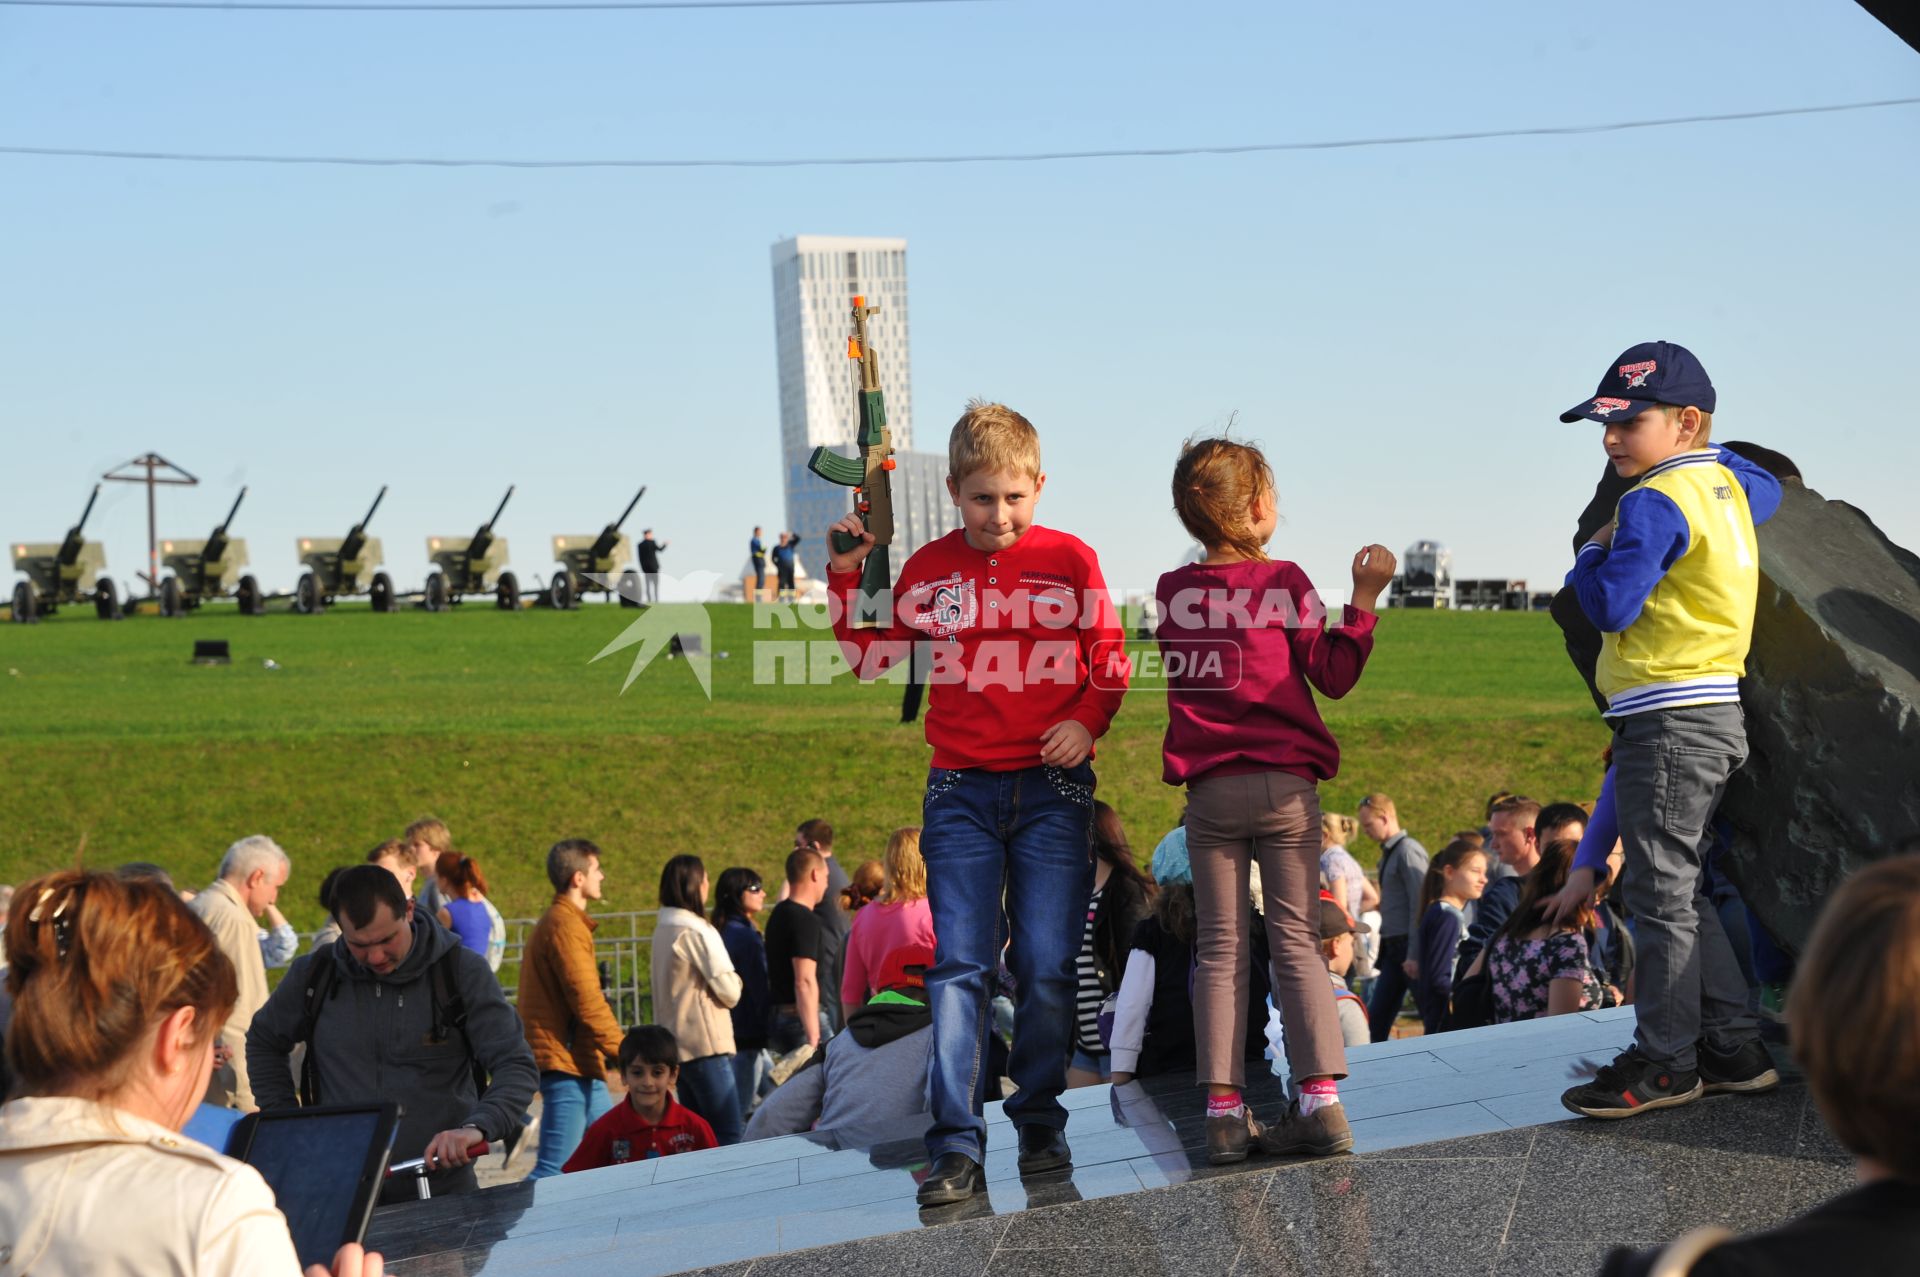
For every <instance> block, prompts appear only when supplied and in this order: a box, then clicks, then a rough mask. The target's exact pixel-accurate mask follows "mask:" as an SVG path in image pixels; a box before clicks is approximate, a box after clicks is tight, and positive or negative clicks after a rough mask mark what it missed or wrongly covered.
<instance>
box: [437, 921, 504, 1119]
mask: <svg viewBox="0 0 1920 1277" xmlns="http://www.w3.org/2000/svg"><path fill="white" fill-rule="evenodd" d="M459 953H460V949H459V948H458V947H455V948H452V949H449V950H447V951H446V952H445V953H443V954H441V955H440V957H439V958H438V959H436V960H435V961H434V963H433V965H432V966H430V967H428V968H427V974H428V978H429V979H431V980H432V982H433V1040H434V1041H435V1042H445V1041H446V1040H447V1033H448V1031H449V1030H451V1031H452V1032H455V1033H458V1034H459V1035H460V1045H461V1047H462V1049H464V1050H465V1051H466V1053H467V1067H468V1068H469V1069H471V1070H472V1071H473V1094H474V1098H475V1099H478V1098H479V1097H480V1096H482V1095H485V1094H486V1093H487V1086H488V1084H489V1082H490V1081H491V1078H490V1077H489V1076H488V1074H487V1070H486V1066H485V1065H483V1064H481V1063H480V1057H479V1055H477V1054H476V1053H475V1052H474V1049H473V1039H472V1038H471V1037H470V1036H468V1034H467V1000H466V999H465V998H463V997H461V996H460V982H459V981H458V980H456V979H455V978H454V972H453V964H454V962H455V961H456V959H457V958H458V955H459Z"/></svg>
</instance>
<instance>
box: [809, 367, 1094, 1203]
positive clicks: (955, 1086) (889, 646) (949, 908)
mask: <svg viewBox="0 0 1920 1277" xmlns="http://www.w3.org/2000/svg"><path fill="white" fill-rule="evenodd" d="M947 462H948V475H947V491H948V493H949V495H951V496H952V498H953V502H954V504H955V505H956V506H958V507H959V508H960V515H961V523H962V526H961V528H960V530H959V531H956V532H950V533H948V534H947V535H946V536H944V537H942V538H940V539H939V540H938V541H934V542H932V543H931V544H929V545H926V546H923V547H921V548H920V550H919V551H917V552H916V553H915V554H914V555H913V557H912V558H910V559H908V560H907V562H906V565H905V566H904V567H903V568H902V569H901V570H900V579H899V581H898V582H897V583H896V584H895V586H894V590H893V608H892V615H891V618H890V619H891V623H890V624H889V625H887V626H885V627H884V628H879V629H854V628H853V627H852V626H851V625H850V624H849V621H848V616H849V614H850V611H849V610H850V609H852V608H853V606H854V597H855V596H856V595H857V593H858V590H859V584H860V565H861V563H862V562H863V561H864V560H865V559H866V557H867V553H868V551H869V550H870V549H871V547H872V544H873V537H872V535H871V534H869V533H868V532H866V530H865V528H864V527H863V526H862V523H861V520H860V516H859V515H857V514H850V515H848V516H847V517H846V518H844V519H842V520H841V521H840V522H839V523H838V524H836V525H835V526H834V531H836V532H843V533H846V534H847V535H848V536H850V537H857V538H859V539H860V541H861V544H859V545H858V546H855V547H854V548H853V549H852V550H849V551H846V552H844V553H842V552H839V551H835V552H834V553H833V554H831V556H830V558H829V564H828V566H829V571H828V574H827V587H828V589H829V590H830V591H831V592H832V595H833V597H834V599H835V601H836V604H839V605H840V606H836V607H835V609H834V627H833V629H834V635H835V637H836V638H838V639H839V640H840V642H841V645H842V648H843V650H844V651H845V653H846V656H847V659H848V661H849V662H850V663H851V664H852V665H853V666H854V668H855V669H856V670H858V671H859V674H860V677H861V678H863V679H870V678H874V677H876V676H878V675H879V674H880V673H881V672H882V671H883V670H885V669H886V668H887V667H888V666H890V665H894V664H897V663H900V662H902V661H905V660H906V659H907V658H908V656H909V654H911V655H912V657H913V659H914V662H915V666H916V668H917V670H918V671H919V672H920V673H921V675H922V676H923V678H924V680H925V682H926V684H927V688H928V708H927V743H928V744H930V745H932V746H933V768H932V770H931V772H929V774H928V776H927V793H926V799H925V802H924V804H923V813H924V814H923V817H922V832H921V835H920V852H921V856H922V858H923V859H925V861H926V864H927V900H928V903H929V904H930V905H931V907H932V910H933V932H934V935H935V936H936V937H937V946H938V958H939V961H938V963H937V965H936V966H935V967H934V968H933V969H932V970H931V971H929V972H927V977H926V982H927V997H928V1003H929V1005H930V1007H931V1009H932V1012H933V1062H932V1078H931V1087H930V1090H931V1096H932V1102H933V1125H932V1126H931V1127H930V1128H929V1129H928V1131H927V1151H928V1153H929V1155H930V1156H931V1157H932V1158H933V1166H932V1168H931V1169H930V1170H929V1171H928V1173H927V1176H926V1178H925V1179H924V1180H923V1181H922V1182H921V1185H920V1193H919V1200H920V1204H921V1205H923V1206H936V1205H942V1204H946V1203H950V1202H959V1201H965V1200H966V1199H967V1198H969V1197H971V1196H972V1195H973V1194H974V1193H975V1192H976V1191H978V1190H979V1189H980V1188H982V1187H983V1186H984V1184H985V1176H984V1174H983V1173H982V1171H981V1163H982V1162H983V1161H984V1158H985V1140H986V1124H985V1122H984V1121H983V1120H982V1119H981V1110H982V1107H983V1106H984V1104H985V1102H986V1089H987V1083H988V1081H989V1078H988V1077H987V1069H986V1067H985V1062H986V1060H987V1058H988V1056H987V1034H988V1033H989V1031H990V1028H991V1025H992V1018H991V1017H990V1016H989V1015H988V1014H987V1002H988V998H989V995H990V992H991V985H992V980H993V975H994V973H995V971H996V969H997V967H998V962H999V957H1000V952H1001V948H1002V946H1003V945H1004V944H1005V942H1006V940H1007V937H1008V934H1009V929H1010V930H1011V934H1012V937H1013V944H1012V947H1011V948H1010V949H1008V950H1007V965H1008V968H1009V969H1010V970H1011V971H1012V973H1013V976H1014V979H1015V980H1016V981H1017V982H1018V985H1019V989H1020V1032H1019V1033H1018V1034H1016V1035H1015V1037H1014V1042H1013V1054H1012V1058H1011V1060H1010V1062H1009V1064H1008V1072H1009V1073H1010V1074H1011V1075H1012V1077H1013V1080H1014V1081H1015V1082H1016V1083H1017V1084H1018V1085H1019V1088H1020V1089H1019V1093H1018V1094H1017V1095H1015V1096H1014V1098H1012V1099H1011V1100H1008V1101H1007V1116H1008V1117H1009V1118H1011V1119H1012V1120H1013V1122H1014V1125H1015V1126H1016V1127H1018V1128H1019V1133H1020V1156H1019V1167H1020V1171H1021V1173H1022V1174H1032V1173H1037V1172H1041V1171H1049V1170H1055V1169H1058V1168H1059V1167H1062V1166H1066V1165H1068V1164H1069V1163H1070V1162H1071V1161H1072V1153H1071V1152H1070V1151H1069V1150H1068V1148H1067V1141H1066V1138H1065V1136H1064V1135H1063V1133H1062V1132H1063V1129H1064V1128H1065V1126H1066V1121H1067V1114H1066V1110H1065V1109H1064V1108H1062V1107H1061V1105H1060V1092H1061V1091H1063V1090H1065V1089H1066V1066H1067V1057H1068V1055H1069V1054H1071V1049H1072V1042H1071V1036H1072V1031H1073V1024H1074V999H1075V972H1074V963H1075V960H1076V959H1077V957H1078V956H1079V952H1080V940H1081V934H1080V933H1081V930H1082V926H1083V920H1084V919H1085V917H1086V907H1087V900H1088V898H1089V896H1091V894H1092V891H1093V860H1092V856H1091V854H1090V852H1089V847H1090V846H1091V822H1092V817H1093V788H1094V776H1093V768H1092V767H1091V766H1090V765H1089V764H1088V760H1089V759H1091V758H1092V757H1093V742H1094V741H1095V740H1096V739H1097V738H1098V737H1100V736H1101V735H1103V734H1104V733H1105V732H1106V730H1107V727H1108V725H1109V724H1110V723H1111V722H1112V721H1113V715H1114V713H1115V712H1116V711H1117V710H1118V709H1119V708H1120V700H1121V698H1122V697H1123V696H1124V695H1125V694H1126V689H1127V675H1128V667H1127V664H1126V652H1125V635H1124V633H1123V632H1122V630H1121V628H1120V621H1119V617H1118V616H1117V615H1116V614H1115V612H1114V609H1113V603H1112V600H1111V599H1110V598H1109V597H1108V596H1107V587H1106V582H1105V581H1104V580H1103V579H1102V577H1101V575H1100V562H1099V560H1098V558H1096V557H1095V555H1094V553H1093V551H1092V550H1090V549H1088V548H1087V546H1086V545H1085V544H1083V543H1082V542H1080V541H1079V540H1077V539H1076V538H1074V537H1071V536H1068V535H1067V534H1066V533H1064V532H1056V531H1054V530H1052V529H1051V528H1043V527H1040V526H1039V525H1037V524H1035V523H1034V522H1033V507H1034V504H1035V503H1036V502H1037V501H1038V500H1039V497H1040V492H1041V489H1042V488H1044V487H1045V486H1046V475H1044V474H1043V473H1041V470H1040V440H1039V436H1038V435H1037V434H1036V433H1035V431H1034V428H1033V425H1032V424H1031V423H1030V422H1028V420H1027V419H1026V418H1025V417H1023V416H1021V415H1020V414H1019V413H1017V412H1015V411H1013V410H1012V409H1011V408H1007V407H1005V406H1004V405H1001V404H987V403H981V402H979V401H975V402H974V403H971V404H969V405H968V406H967V410H966V412H965V413H964V414H962V415H961V417H960V420H959V422H958V423H956V424H955V426H954V428H953V433H952V435H951V437H950V438H949V439H948V442H947ZM1003 901H1004V909H1003V907H1002V902H1003Z"/></svg>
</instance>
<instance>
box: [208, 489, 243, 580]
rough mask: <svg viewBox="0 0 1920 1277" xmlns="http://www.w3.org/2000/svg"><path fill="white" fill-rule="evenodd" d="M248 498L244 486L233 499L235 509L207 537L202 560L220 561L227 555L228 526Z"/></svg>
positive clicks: (228, 512) (209, 561)
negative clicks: (241, 504)
mask: <svg viewBox="0 0 1920 1277" xmlns="http://www.w3.org/2000/svg"><path fill="white" fill-rule="evenodd" d="M246 499H247V490H246V489H245V488H242V489H240V495H239V496H237V497H235V498H234V499H233V509H231V510H229V511H227V517H226V518H225V519H224V520H222V522H221V524H220V526H219V527H217V528H215V529H214V530H213V535H212V536H210V537H208V538H207V544H206V546H205V547H204V548H202V549H201V551H200V561H201V562H202V563H218V562H219V561H220V560H221V559H222V558H224V557H225V556H226V553H227V528H228V527H229V526H230V525H231V524H232V523H233V516H234V515H236V514H239V513H240V503H241V502H242V501H245V500H246Z"/></svg>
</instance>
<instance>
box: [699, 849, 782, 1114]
mask: <svg viewBox="0 0 1920 1277" xmlns="http://www.w3.org/2000/svg"><path fill="white" fill-rule="evenodd" d="M766 903H767V889H766V887H765V885H764V884H762V883H761V881H760V875H759V874H757V873H755V872H754V871H753V870H751V869H739V868H735V869H729V870H727V871H726V872H725V873H723V874H721V875H720V882H719V885H717V886H716V887H715V888H714V891H713V925H714V926H715V927H717V928H719V930H720V942H721V943H722V944H724V945H726V946H727V956H728V957H729V958H732V959H733V969H734V970H735V971H738V972H739V973H740V983H741V985H742V986H743V988H742V990H741V993H740V1001H739V1002H737V1003H735V1004H734V1006H733V1046H734V1052H733V1080H734V1084H735V1086H736V1087H737V1088H738V1089H739V1093H740V1112H741V1114H742V1116H744V1115H746V1114H748V1113H751V1112H753V1106H754V1104H755V1103H756V1102H757V1101H758V1099H759V1094H760V1082H761V1079H762V1078H764V1077H765V1076H766V1055H765V1053H766V1048H767V1031H768V1027H769V1025H770V1024H771V1023H772V1020H773V997H772V994H771V991H770V990H769V989H768V986H767V945H766V941H765V940H764V939H763V938H762V937H761V935H760V929H759V928H758V927H756V926H755V925H754V923H753V916H754V915H755V914H757V913H759V912H760V910H761V909H762V908H763V907H764V906H765V905H766Z"/></svg>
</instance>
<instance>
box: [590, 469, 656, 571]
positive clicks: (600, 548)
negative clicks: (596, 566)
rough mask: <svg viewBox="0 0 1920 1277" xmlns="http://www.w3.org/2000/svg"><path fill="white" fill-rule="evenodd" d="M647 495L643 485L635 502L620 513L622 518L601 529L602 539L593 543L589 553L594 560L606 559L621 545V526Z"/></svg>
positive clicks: (629, 503)
mask: <svg viewBox="0 0 1920 1277" xmlns="http://www.w3.org/2000/svg"><path fill="white" fill-rule="evenodd" d="M646 495H647V488H646V485H645V484H641V485H640V491H638V492H636V493H634V494H633V500H631V501H629V502H627V508H626V509H625V510H623V511H621V512H620V517H619V518H617V519H615V520H614V521H613V522H612V523H609V524H608V525H607V526H606V527H604V528H601V529H600V539H599V540H598V541H595V542H594V543H593V549H592V550H591V551H589V553H590V554H591V555H592V557H593V558H595V559H604V558H606V557H607V556H608V555H610V554H612V553H613V548H614V547H615V546H617V545H619V544H620V525H621V524H623V523H625V522H626V521H627V516H628V515H630V514H632V513H633V507H635V506H637V505H639V504H640V498H641V497H644V496H646Z"/></svg>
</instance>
